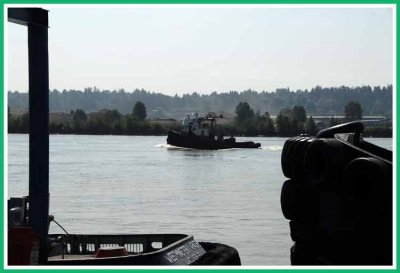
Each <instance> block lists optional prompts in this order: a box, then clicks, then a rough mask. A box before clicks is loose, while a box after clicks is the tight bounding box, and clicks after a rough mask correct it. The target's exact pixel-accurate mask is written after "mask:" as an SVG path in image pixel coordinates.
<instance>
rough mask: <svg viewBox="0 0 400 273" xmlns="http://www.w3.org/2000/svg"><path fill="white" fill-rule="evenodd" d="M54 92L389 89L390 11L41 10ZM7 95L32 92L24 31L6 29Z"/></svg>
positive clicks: (390, 55) (385, 9) (203, 8)
mask: <svg viewBox="0 0 400 273" xmlns="http://www.w3.org/2000/svg"><path fill="white" fill-rule="evenodd" d="M43 8H46V9H48V10H49V11H50V12H49V24H50V29H49V59H50V89H55V88H56V89H59V90H63V89H67V90H68V89H80V90H82V89H83V88H85V87H89V86H96V87H98V88H99V89H101V90H103V89H109V90H116V89H119V88H124V89H125V90H127V91H131V90H133V89H135V88H144V89H146V90H148V91H155V92H162V93H166V94H170V95H171V94H172V95H173V94H176V93H177V94H183V93H191V92H199V93H210V92H213V91H217V92H226V91H229V90H237V91H242V90H245V89H249V88H251V89H253V90H256V91H263V90H266V91H275V89H276V88H281V87H289V88H290V89H294V90H295V89H306V88H308V89H310V88H312V87H314V86H316V85H321V86H341V85H347V86H357V85H372V86H374V85H387V84H392V74H393V65H394V60H393V39H394V37H393V20H394V16H393V10H392V9H391V8H388V7H387V6H386V8H376V7H374V8H360V7H357V8H337V7H335V8H325V7H322V8H321V7H320V8H305V7H304V6H303V8H293V7H291V8H271V6H269V5H266V6H263V7H260V6H257V7H251V8H249V7H246V8H242V7H241V8H238V7H235V8H232V7H227V6H225V7H218V8H213V7H204V6H203V7H201V8H199V7H180V8H176V7H173V6H168V7H167V8H165V6H164V7H154V6H147V7H143V6H142V7H141V8H137V7H136V8H134V6H130V7H128V6H124V7H123V8H121V7H117V8H104V7H96V8H94V7H85V8H83V7H76V6H75V7H73V8H72V7H67V6H63V7H60V6H57V5H53V6H43ZM6 27H7V28H8V41H6V43H7V45H8V73H9V75H8V89H9V90H18V91H26V90H27V89H28V72H27V70H28V69H27V67H28V65H27V31H26V28H25V27H23V26H19V25H15V24H12V23H7V24H6Z"/></svg>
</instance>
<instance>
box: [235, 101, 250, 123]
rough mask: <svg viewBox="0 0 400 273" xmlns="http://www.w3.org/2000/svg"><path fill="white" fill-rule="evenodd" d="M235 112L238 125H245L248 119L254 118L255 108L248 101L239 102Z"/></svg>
mask: <svg viewBox="0 0 400 273" xmlns="http://www.w3.org/2000/svg"><path fill="white" fill-rule="evenodd" d="M235 113H236V118H235V120H236V123H237V124H238V125H244V124H245V123H247V122H248V121H251V120H252V119H254V110H253V109H252V108H251V107H250V105H249V104H248V103H247V102H239V104H238V105H237V106H236V110H235Z"/></svg>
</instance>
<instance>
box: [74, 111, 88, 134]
mask: <svg viewBox="0 0 400 273" xmlns="http://www.w3.org/2000/svg"><path fill="white" fill-rule="evenodd" d="M71 114H72V122H73V127H74V129H75V132H76V133H82V132H83V130H84V126H85V124H86V121H87V116H86V113H85V111H83V110H82V109H76V111H71Z"/></svg>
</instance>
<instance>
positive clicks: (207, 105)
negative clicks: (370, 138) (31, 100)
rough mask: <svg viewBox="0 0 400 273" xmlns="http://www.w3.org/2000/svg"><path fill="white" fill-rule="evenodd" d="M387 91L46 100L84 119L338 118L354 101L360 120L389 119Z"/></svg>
mask: <svg viewBox="0 0 400 273" xmlns="http://www.w3.org/2000/svg"><path fill="white" fill-rule="evenodd" d="M392 95H393V94H392V85H388V86H382V87H381V86H376V87H371V86H361V87H346V86H341V87H327V88H323V87H320V86H316V87H314V88H312V89H311V90H307V89H306V90H290V89H289V88H284V89H277V90H275V92H267V91H262V92H256V91H254V90H250V89H249V90H244V91H241V92H238V91H230V92H227V93H217V92H213V93H211V94H207V95H204V94H203V95H200V94H198V93H196V92H194V93H192V94H184V95H182V96H178V95H175V96H168V95H165V94H162V93H155V92H149V91H146V90H144V89H141V90H139V89H136V90H133V92H127V91H125V90H124V89H120V90H113V91H110V90H99V89H98V88H96V87H94V88H85V89H84V90H68V91H67V90H63V91H59V90H52V91H51V92H50V96H49V103H50V112H66V113H68V112H70V111H71V110H75V109H82V110H84V111H85V112H87V113H93V112H98V111H100V110H102V109H116V110H118V111H119V112H120V113H121V114H123V115H125V114H129V113H130V112H131V110H132V105H133V103H135V102H136V101H141V102H143V103H144V104H145V105H146V107H147V109H148V116H149V118H176V119H180V118H182V117H183V116H184V115H185V114H186V113H191V112H199V113H208V112H219V111H223V112H227V113H234V111H235V110H236V106H237V105H238V104H239V103H240V102H247V103H248V104H249V105H250V106H251V107H252V109H254V111H255V112H260V113H265V112H266V111H268V112H269V114H270V115H277V114H278V113H279V112H280V110H281V109H283V108H292V107H293V106H295V105H301V106H303V107H304V109H305V110H306V111H307V113H309V114H310V115H338V114H342V113H343V105H345V104H346V103H347V102H349V101H358V102H359V103H360V104H361V105H363V107H364V111H365V112H364V114H365V115H391V114H392ZM8 106H9V107H10V108H11V109H12V110H15V109H27V108H28V94H27V93H19V92H17V91H14V92H11V91H9V92H8Z"/></svg>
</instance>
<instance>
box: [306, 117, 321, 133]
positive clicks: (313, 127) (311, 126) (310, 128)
mask: <svg viewBox="0 0 400 273" xmlns="http://www.w3.org/2000/svg"><path fill="white" fill-rule="evenodd" d="M305 130H306V133H308V134H310V135H315V134H316V133H317V131H318V128H317V124H316V123H315V120H314V119H313V117H312V116H310V117H309V118H308V119H307V121H306V126H305Z"/></svg>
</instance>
